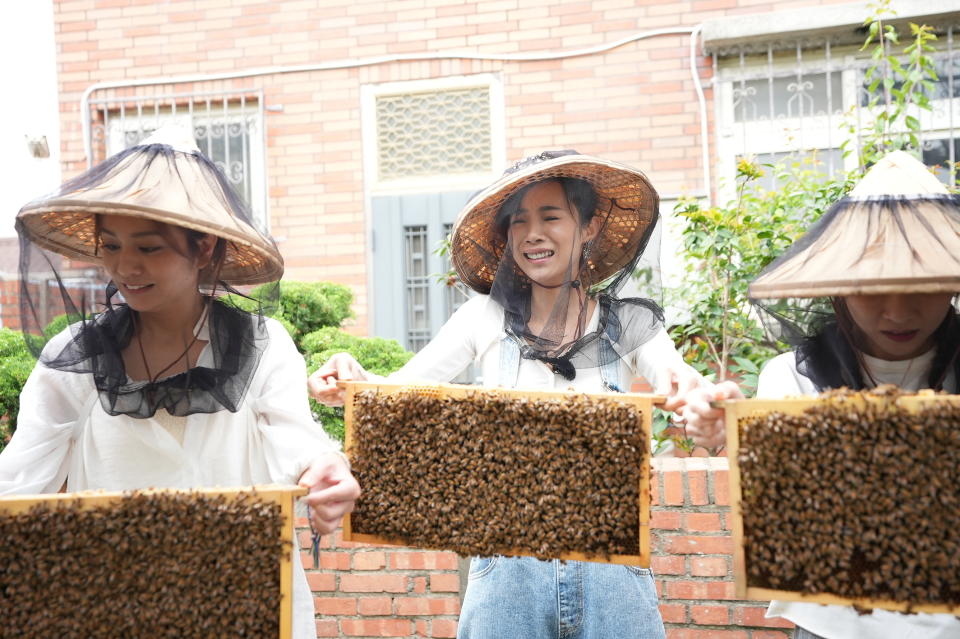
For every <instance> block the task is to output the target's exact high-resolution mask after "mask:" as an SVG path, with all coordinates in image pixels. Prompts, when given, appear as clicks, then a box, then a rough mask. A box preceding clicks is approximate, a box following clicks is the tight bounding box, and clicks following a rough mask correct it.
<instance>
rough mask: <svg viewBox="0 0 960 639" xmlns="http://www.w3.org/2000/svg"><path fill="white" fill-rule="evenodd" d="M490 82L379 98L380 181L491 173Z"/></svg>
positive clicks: (377, 135)
mask: <svg viewBox="0 0 960 639" xmlns="http://www.w3.org/2000/svg"><path fill="white" fill-rule="evenodd" d="M490 104H491V101H490V87H489V86H477V87H463V88H452V89H444V90H436V91H426V92H418V93H397V94H381V95H377V96H376V98H375V105H376V106H375V109H376V144H377V176H378V179H379V180H380V181H390V180H398V179H404V178H411V177H423V176H431V175H450V174H464V173H488V172H490V171H491V168H492V165H493V154H492V151H491V109H490Z"/></svg>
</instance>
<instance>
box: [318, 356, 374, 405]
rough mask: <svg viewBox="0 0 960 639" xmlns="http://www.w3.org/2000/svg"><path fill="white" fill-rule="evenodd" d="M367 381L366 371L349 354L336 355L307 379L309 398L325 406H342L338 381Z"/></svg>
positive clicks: (342, 397) (343, 394) (341, 394)
mask: <svg viewBox="0 0 960 639" xmlns="http://www.w3.org/2000/svg"><path fill="white" fill-rule="evenodd" d="M367 379H369V375H368V374H367V371H365V370H364V369H363V366H361V365H360V362H358V361H357V360H355V359H354V358H353V355H351V354H350V353H337V354H335V355H333V356H332V357H331V358H330V359H328V360H327V361H326V363H324V364H323V366H321V367H320V368H318V369H317V370H316V371H315V372H314V373H313V375H311V376H310V378H309V379H307V390H308V391H309V392H310V397H312V398H314V399H315V400H317V401H318V402H320V403H321V404H324V405H325V406H343V400H344V396H345V393H344V391H343V389H342V388H339V387H338V386H337V382H338V381H341V380H342V381H358V382H363V381H366V380H367Z"/></svg>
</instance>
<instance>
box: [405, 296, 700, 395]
mask: <svg viewBox="0 0 960 639" xmlns="http://www.w3.org/2000/svg"><path fill="white" fill-rule="evenodd" d="M503 316H504V313H503V307H502V306H500V304H498V303H497V302H496V301H494V300H493V299H491V298H490V297H489V296H488V295H477V296H475V297H472V298H470V299H469V300H468V301H467V302H465V303H464V304H463V306H461V307H460V308H459V309H457V311H456V312H455V313H454V314H453V315H452V316H451V317H450V319H448V320H447V322H446V323H445V324H444V325H443V327H442V328H441V329H440V331H439V332H438V333H437V335H436V337H434V338H433V339H432V340H430V343H429V344H427V345H426V346H424V347H423V349H421V350H420V352H419V353H417V354H416V356H414V357H413V359H411V360H410V361H409V362H407V364H406V365H405V366H404V367H403V368H401V369H400V370H399V371H397V372H395V373H393V374H391V375H390V376H389V377H388V379H389V380H390V381H396V382H409V381H439V382H446V381H449V380H451V379H454V378H455V377H456V376H457V375H459V374H460V373H461V372H462V371H463V370H464V369H466V368H467V367H468V366H470V364H476V365H477V367H478V368H477V373H478V375H479V377H481V379H482V383H483V385H484V386H498V385H499V384H500V347H501V342H502V340H503V338H504V336H505V335H506V333H505V332H504V329H503ZM599 322H600V313H599V306H598V307H597V308H596V309H595V310H594V312H593V313H592V315H591V317H590V320H589V321H588V322H587V326H586V328H585V333H590V332H593V331H595V330H597V326H598V325H599ZM619 366H620V377H621V379H622V380H624V384H627V383H629V380H631V379H632V378H633V377H634V376H635V375H640V376H641V377H643V378H645V379H646V380H647V381H648V382H650V384H651V385H653V386H654V387H655V388H656V387H657V386H658V384H660V383H662V382H663V381H664V380H663V375H664V371H665V370H666V367H668V366H670V367H672V368H674V369H675V370H676V369H679V368H689V367H688V366H687V364H686V363H685V362H684V361H683V357H682V356H681V355H680V353H678V352H677V349H676V347H675V346H674V344H673V341H672V340H671V339H670V337H669V335H667V332H666V331H665V330H664V329H663V328H661V329H660V330H659V331H658V332H657V333H656V334H655V335H654V336H653V337H652V338H651V339H650V340H649V341H647V342H646V343H644V344H643V345H642V346H640V347H639V348H637V349H635V350H634V351H633V352H631V353H628V354H627V356H626V357H624V358H622V359H621V360H620V361H619ZM691 373H692V369H691ZM692 374H696V373H692ZM517 386H518V387H522V388H535V389H543V390H562V389H566V388H575V389H576V390H578V391H583V392H596V393H602V392H609V390H608V389H606V388H604V385H603V378H602V376H601V373H600V369H599V367H595V368H584V369H577V376H576V377H575V378H574V379H573V380H567V379H564V378H563V377H562V376H560V375H557V374H556V373H554V372H553V370H552V369H551V368H550V367H549V366H548V365H547V364H545V363H544V362H541V361H540V360H532V359H523V358H521V360H520V370H519V372H518V374H517ZM624 390H629V389H624Z"/></svg>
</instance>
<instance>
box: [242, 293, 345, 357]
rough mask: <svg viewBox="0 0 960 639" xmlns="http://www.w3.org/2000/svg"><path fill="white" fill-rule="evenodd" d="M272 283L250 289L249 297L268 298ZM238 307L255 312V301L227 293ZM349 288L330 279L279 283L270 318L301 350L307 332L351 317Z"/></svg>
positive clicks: (337, 323) (333, 324)
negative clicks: (274, 311)
mask: <svg viewBox="0 0 960 639" xmlns="http://www.w3.org/2000/svg"><path fill="white" fill-rule="evenodd" d="M274 286H276V284H263V285H262V286H258V287H256V288H254V289H253V290H251V291H250V297H253V298H259V297H260V296H263V295H265V296H266V297H267V298H269V297H270V293H271V291H270V290H269V289H270V288H272V287H274ZM225 299H229V300H230V301H231V302H232V303H234V304H236V306H238V307H239V308H242V309H245V310H248V311H255V310H256V308H257V302H256V301H255V299H248V298H244V297H240V296H238V295H227V296H225ZM351 303H353V291H351V290H350V288H349V287H347V286H344V285H343V284H334V283H333V282H287V281H281V282H280V299H279V307H278V308H277V311H276V313H274V314H273V318H274V319H276V320H279V321H280V322H281V323H282V324H283V325H284V327H286V329H287V331H288V332H289V333H290V337H292V338H293V341H294V342H295V343H296V344H297V347H298V348H300V350H301V351H303V350H304V348H303V346H302V345H301V343H300V342H301V340H302V339H303V337H304V336H305V335H307V334H308V333H312V332H313V331H316V330H317V329H320V328H323V327H325V326H340V325H341V324H342V323H343V321H344V320H345V319H347V318H348V317H353V311H352V310H351V309H350V304H351Z"/></svg>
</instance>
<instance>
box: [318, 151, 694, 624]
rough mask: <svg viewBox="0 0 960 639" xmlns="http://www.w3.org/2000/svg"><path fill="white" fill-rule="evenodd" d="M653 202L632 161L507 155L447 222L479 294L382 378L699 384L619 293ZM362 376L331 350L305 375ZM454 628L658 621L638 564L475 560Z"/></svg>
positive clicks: (646, 309)
mask: <svg viewBox="0 0 960 639" xmlns="http://www.w3.org/2000/svg"><path fill="white" fill-rule="evenodd" d="M657 206H658V198H657V193H656V191H655V190H654V189H653V187H652V186H651V185H650V183H649V182H648V181H647V178H646V176H644V175H643V174H642V173H641V172H639V171H637V170H635V169H632V168H630V167H626V166H623V165H620V164H616V163H613V162H607V161H604V160H600V159H598V158H594V157H590V156H585V155H580V154H577V153H576V152H572V151H566V152H548V153H542V154H540V155H538V156H534V157H532V158H529V159H527V160H525V161H523V162H520V163H518V164H517V165H515V166H514V167H512V168H511V169H509V170H508V171H507V172H506V173H505V174H504V175H503V177H501V178H500V179H499V180H497V181H496V182H495V183H494V184H493V185H492V186H490V187H488V188H487V189H485V190H483V191H482V192H480V193H479V194H477V195H475V196H474V197H473V198H471V200H470V202H468V203H467V205H466V207H465V208H464V210H463V211H462V212H461V214H460V216H459V218H458V220H457V222H456V224H455V226H454V230H453V234H452V239H451V258H452V261H453V264H454V266H455V268H456V269H457V273H458V274H459V276H460V278H461V280H462V281H463V282H464V283H465V284H466V285H468V286H470V287H471V288H473V289H474V290H475V291H476V292H477V293H479V294H478V295H476V296H475V297H473V298H472V299H470V300H469V301H468V302H466V303H465V304H464V305H463V306H462V307H461V308H460V309H458V310H457V312H456V313H454V315H453V316H452V317H451V318H450V319H449V320H448V321H447V323H446V324H445V325H444V326H443V328H442V329H441V330H440V332H439V333H438V334H437V336H436V337H435V338H434V339H433V340H431V342H430V343H429V344H428V345H427V346H425V347H424V348H423V349H422V350H421V351H420V352H419V353H417V354H416V356H414V357H413V359H411V360H410V361H409V362H408V363H407V365H406V366H404V367H403V368H402V369H401V370H399V371H398V372H396V373H394V374H393V375H391V376H390V377H389V380H390V381H417V380H421V381H422V380H429V381H449V380H451V379H453V378H454V377H456V376H457V375H458V374H459V373H460V372H461V371H463V370H464V369H465V368H466V367H468V366H469V365H470V364H472V363H475V364H476V365H477V366H478V368H479V371H478V372H479V375H480V377H481V378H482V383H483V384H484V385H486V386H505V387H519V388H531V389H548V390H562V389H567V388H573V389H576V390H578V391H583V392H610V391H622V390H625V389H628V385H629V384H630V382H631V381H632V379H633V378H634V377H635V376H637V375H641V376H643V377H645V378H647V379H648V380H649V381H650V382H652V383H653V384H655V385H656V386H657V387H658V388H659V389H660V390H662V391H663V392H669V391H676V390H677V387H680V388H681V389H682V390H684V391H685V390H686V389H687V388H689V387H691V386H696V385H698V384H699V383H700V380H701V378H700V377H699V375H697V373H696V372H694V371H693V369H691V368H690V367H688V366H687V365H686V364H684V362H683V360H682V358H681V357H680V355H679V354H678V353H677V351H676V350H675V349H674V346H673V344H672V342H671V340H670V339H669V337H668V336H667V334H666V331H665V330H664V328H663V315H662V313H661V310H660V308H659V306H657V304H656V303H655V302H653V301H652V300H650V299H642V298H631V299H620V298H618V297H617V295H616V294H617V292H618V290H619V289H620V286H621V285H622V284H623V283H624V281H625V279H626V278H628V277H630V276H631V275H632V274H633V273H634V271H635V270H636V268H637V267H638V263H639V261H640V260H641V258H643V259H644V260H646V262H645V263H646V264H647V265H651V266H654V267H656V266H657V258H658V256H657V247H656V246H655V245H650V246H648V240H649V238H650V235H651V233H652V231H653V228H654V226H655V224H656V222H657V219H658V210H657ZM368 377H369V375H368V374H367V373H366V371H364V370H363V369H362V368H361V367H360V365H359V364H358V363H357V362H356V361H355V360H354V359H353V358H352V357H350V356H349V355H346V354H339V355H335V356H333V357H332V358H331V359H330V360H329V361H328V362H327V363H326V364H325V365H324V366H323V367H321V368H320V369H319V370H318V371H317V372H316V373H314V374H313V375H312V376H311V378H310V384H311V393H312V394H313V396H314V397H315V398H317V399H318V400H320V401H323V402H325V403H328V404H330V405H336V404H340V403H342V401H343V397H342V393H341V392H340V391H338V389H337V387H336V381H337V380H338V379H367V378H368ZM676 405H677V402H676V401H673V402H671V406H676ZM557 445H561V446H562V445H563V442H557ZM457 636H458V637H460V638H461V639H502V638H503V637H523V638H524V639H541V638H542V639H558V638H559V637H564V638H566V639H577V638H582V639H587V638H594V637H618V638H628V637H629V638H638V639H646V638H659V637H663V636H664V629H663V623H662V621H661V620H660V614H659V611H658V607H657V595H656V589H655V587H654V583H653V579H652V577H651V575H650V571H649V570H646V569H638V568H634V567H630V566H618V565H611V564H599V563H589V562H577V561H566V562H560V561H539V560H537V559H533V558H529V557H524V558H507V557H477V558H474V559H473V561H472V562H471V567H470V575H469V584H468V586H467V591H466V594H465V598H464V602H463V609H462V612H461V615H460V620H459V626H458V631H457Z"/></svg>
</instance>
